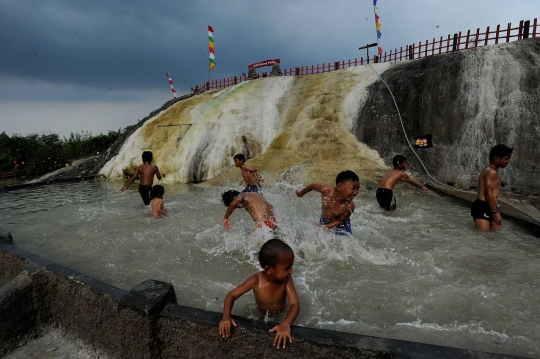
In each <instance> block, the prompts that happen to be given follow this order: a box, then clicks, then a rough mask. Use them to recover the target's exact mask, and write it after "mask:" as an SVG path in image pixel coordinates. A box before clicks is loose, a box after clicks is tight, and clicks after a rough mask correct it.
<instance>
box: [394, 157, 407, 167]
mask: <svg viewBox="0 0 540 359" xmlns="http://www.w3.org/2000/svg"><path fill="white" fill-rule="evenodd" d="M405 161H407V157H405V156H403V155H395V156H394V158H392V166H394V168H396V167H397V166H399V165H400V164H402V163H403V162H405Z"/></svg>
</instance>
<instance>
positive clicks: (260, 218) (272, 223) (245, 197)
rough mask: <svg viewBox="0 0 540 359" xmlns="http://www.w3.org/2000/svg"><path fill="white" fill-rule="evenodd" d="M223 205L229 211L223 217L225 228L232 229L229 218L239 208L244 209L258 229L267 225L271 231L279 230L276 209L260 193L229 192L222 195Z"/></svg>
mask: <svg viewBox="0 0 540 359" xmlns="http://www.w3.org/2000/svg"><path fill="white" fill-rule="evenodd" d="M221 199H222V201H223V204H224V205H225V206H227V211H226V212H225V216H224V217H223V227H224V228H225V229H226V230H229V229H231V221H230V220H229V217H230V216H231V214H232V213H233V212H234V210H235V209H237V208H244V209H245V210H246V211H247V212H248V213H249V214H250V215H251V218H252V219H253V222H255V224H256V226H257V227H262V226H263V225H265V226H266V227H268V228H270V229H271V230H276V229H277V221H276V217H274V207H273V206H272V205H271V204H270V203H268V201H267V200H266V199H264V197H263V196H262V195H260V194H259V193H255V192H243V193H240V192H238V191H235V190H229V191H226V192H224V193H223V194H222V195H221Z"/></svg>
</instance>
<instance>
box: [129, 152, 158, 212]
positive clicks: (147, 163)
mask: <svg viewBox="0 0 540 359" xmlns="http://www.w3.org/2000/svg"><path fill="white" fill-rule="evenodd" d="M152 159H153V155H152V152H150V151H144V152H143V153H142V160H143V164H142V165H140V166H139V167H137V170H136V171H135V173H134V174H133V176H131V178H130V179H129V181H128V183H127V184H126V185H125V186H124V187H122V188H121V189H120V191H122V192H124V191H125V190H126V189H128V188H129V186H131V184H132V183H133V181H135V179H137V177H140V179H141V180H140V182H139V193H140V194H141V197H142V200H143V202H144V204H145V205H149V204H150V201H151V197H150V192H151V191H152V184H153V183H154V175H155V176H156V177H157V179H158V180H160V179H161V173H159V168H158V167H157V166H156V165H153V164H152Z"/></svg>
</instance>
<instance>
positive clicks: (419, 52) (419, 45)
mask: <svg viewBox="0 0 540 359" xmlns="http://www.w3.org/2000/svg"><path fill="white" fill-rule="evenodd" d="M418 58H419V59H421V58H422V41H418Z"/></svg>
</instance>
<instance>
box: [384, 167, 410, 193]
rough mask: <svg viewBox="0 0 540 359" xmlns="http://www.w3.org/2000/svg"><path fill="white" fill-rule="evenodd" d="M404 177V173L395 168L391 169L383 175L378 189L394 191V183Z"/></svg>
mask: <svg viewBox="0 0 540 359" xmlns="http://www.w3.org/2000/svg"><path fill="white" fill-rule="evenodd" d="M404 175H406V173H405V172H403V171H402V170H399V169H397V168H393V169H391V170H390V171H388V172H386V174H385V175H384V177H383V179H382V181H381V185H380V186H379V188H386V189H394V187H395V186H396V183H397V182H398V181H399V180H400V179H401V178H402V177H403V176H404Z"/></svg>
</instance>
